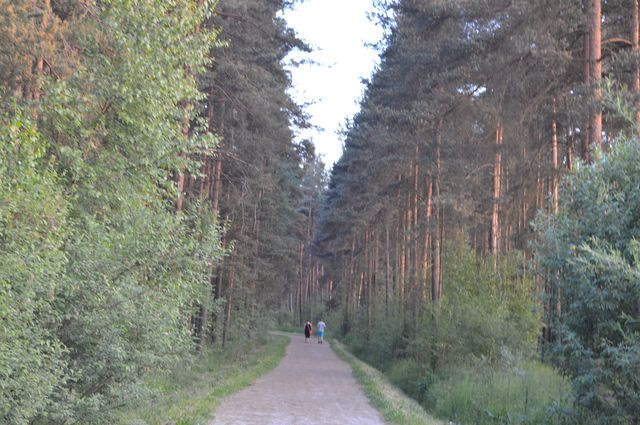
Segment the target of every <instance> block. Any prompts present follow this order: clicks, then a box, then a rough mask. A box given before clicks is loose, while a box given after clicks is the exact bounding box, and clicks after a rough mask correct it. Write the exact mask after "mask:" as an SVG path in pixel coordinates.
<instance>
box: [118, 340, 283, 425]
mask: <svg viewBox="0 0 640 425" xmlns="http://www.w3.org/2000/svg"><path fill="white" fill-rule="evenodd" d="M261 335H262V336H261V337H259V338H256V339H253V340H252V341H244V342H243V343H242V344H238V345H229V346H227V347H225V349H219V348H217V349H214V350H210V351H208V352H207V353H206V354H205V355H204V356H202V357H200V358H198V359H197V360H196V361H195V362H194V364H193V365H192V366H190V367H183V366H178V367H177V368H175V369H173V370H171V371H169V372H165V373H163V374H160V375H158V376H155V377H149V378H148V381H149V387H150V388H151V389H152V390H153V392H154V396H153V397H152V398H151V399H150V400H145V401H144V402H142V403H138V404H137V405H135V406H132V407H131V408H129V409H128V410H126V411H122V412H120V413H119V414H118V415H117V420H116V423H121V424H139V425H142V424H149V425H156V424H168V423H171V424H181V425H192V424H193V425H196V424H202V423H206V422H207V420H208V419H210V417H211V412H212V411H213V409H214V407H215V406H216V405H217V404H218V403H219V402H220V400H222V398H224V397H225V396H227V395H229V394H231V393H234V392H236V391H238V390H240V389H242V388H244V387H247V386H249V385H251V384H252V383H253V382H254V381H255V380H256V379H257V378H258V377H259V376H261V375H263V374H265V373H266V372H268V371H269V370H271V369H273V368H274V367H275V366H276V365H277V364H278V363H279V362H280V360H281V359H282V357H284V355H285V351H286V347H287V345H288V344H289V341H290V340H289V338H287V337H282V336H276V337H271V336H269V335H266V334H264V333H263V334H261Z"/></svg>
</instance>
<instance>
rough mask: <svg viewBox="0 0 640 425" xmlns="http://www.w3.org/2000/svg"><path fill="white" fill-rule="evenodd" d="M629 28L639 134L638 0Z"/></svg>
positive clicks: (639, 42) (634, 2)
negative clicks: (633, 63) (633, 61)
mask: <svg viewBox="0 0 640 425" xmlns="http://www.w3.org/2000/svg"><path fill="white" fill-rule="evenodd" d="M632 21H633V22H632V28H631V45H632V50H633V53H634V60H635V69H634V72H633V82H632V90H633V94H634V96H635V100H634V107H635V110H636V131H637V132H638V135H639V136H640V62H639V57H638V55H640V18H639V13H638V0H633V19H632Z"/></svg>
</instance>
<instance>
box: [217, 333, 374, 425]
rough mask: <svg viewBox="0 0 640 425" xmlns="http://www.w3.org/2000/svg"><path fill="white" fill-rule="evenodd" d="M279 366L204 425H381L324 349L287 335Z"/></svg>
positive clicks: (342, 365)
mask: <svg viewBox="0 0 640 425" xmlns="http://www.w3.org/2000/svg"><path fill="white" fill-rule="evenodd" d="M288 335H290V336H291V337H292V338H291V344H289V347H288V348H287V354H286V355H285V357H284V359H283V360H282V362H280V364H279V365H278V366H277V367H276V368H275V369H274V370H272V371H271V372H269V373H268V374H266V375H265V376H263V377H262V378H260V379H259V380H258V381H257V382H256V383H255V384H253V385H252V386H251V387H249V388H246V389H244V390H242V391H240V392H238V393H236V394H233V395H231V396H229V397H227V398H225V399H224V400H222V402H221V404H220V405H219V406H218V408H217V409H216V411H215V412H214V419H213V420H212V421H211V422H209V425H236V424H246V425H276V424H277V425H293V424H295V425H302V424H304V425H314V424H318V425H334V424H335V425H356V424H362V425H364V424H366V425H376V424H380V425H383V424H384V421H383V420H382V417H381V416H380V414H379V413H378V412H377V411H376V410H375V409H374V408H373V407H372V406H371V405H370V404H369V401H368V400H367V398H366V397H365V396H364V394H363V392H362V390H361V389H360V387H359V386H358V383H357V382H356V380H355V378H354V377H353V376H352V375H351V368H350V367H349V365H348V364H347V363H346V362H344V361H343V360H341V359H340V358H338V357H337V356H336V355H335V354H334V353H333V351H331V348H330V347H329V344H328V343H327V342H326V341H325V343H324V344H318V343H317V341H316V339H315V337H313V338H312V339H311V342H310V343H305V342H304V336H303V335H293V334H288Z"/></svg>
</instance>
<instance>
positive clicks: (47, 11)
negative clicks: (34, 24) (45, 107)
mask: <svg viewBox="0 0 640 425" xmlns="http://www.w3.org/2000/svg"><path fill="white" fill-rule="evenodd" d="M50 16H51V0H44V11H43V12H42V22H41V23H40V52H39V53H40V54H39V55H38V59H37V61H36V74H35V76H34V83H33V100H34V101H36V102H39V101H40V96H41V91H42V88H41V83H42V76H43V73H44V59H45V58H44V54H45V43H46V41H45V37H46V31H47V27H48V26H49V18H50ZM35 114H36V112H35V110H34V118H35Z"/></svg>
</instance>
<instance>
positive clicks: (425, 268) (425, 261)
mask: <svg viewBox="0 0 640 425" xmlns="http://www.w3.org/2000/svg"><path fill="white" fill-rule="evenodd" d="M432 212H433V181H432V178H431V177H430V176H427V205H426V210H425V226H424V232H423V233H424V247H423V251H422V273H423V275H422V281H423V283H422V296H421V297H420V301H421V302H422V303H424V302H425V301H426V298H427V293H428V291H427V288H426V285H427V281H428V280H429V253H430V251H431V215H432Z"/></svg>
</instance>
